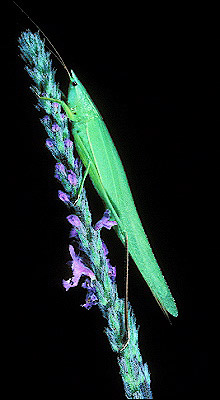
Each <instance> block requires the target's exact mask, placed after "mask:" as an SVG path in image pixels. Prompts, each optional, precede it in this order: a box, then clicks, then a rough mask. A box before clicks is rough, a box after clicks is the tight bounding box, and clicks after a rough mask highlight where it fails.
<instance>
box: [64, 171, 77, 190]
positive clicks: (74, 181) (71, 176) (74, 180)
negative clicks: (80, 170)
mask: <svg viewBox="0 0 220 400" xmlns="http://www.w3.org/2000/svg"><path fill="white" fill-rule="evenodd" d="M67 178H68V181H69V183H71V185H74V186H76V185H77V182H78V179H77V177H76V174H75V173H74V172H73V171H72V170H71V169H70V170H69V171H68V176H67Z"/></svg>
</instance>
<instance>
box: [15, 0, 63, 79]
mask: <svg viewBox="0 0 220 400" xmlns="http://www.w3.org/2000/svg"><path fill="white" fill-rule="evenodd" d="M13 3H14V4H15V5H16V6H17V7H18V8H19V9H20V10H21V11H22V12H23V13H24V14H25V15H26V17H27V18H28V19H29V20H30V21H31V22H32V24H34V25H35V26H36V28H37V29H38V30H39V31H40V32H41V33H42V35H43V36H44V37H45V39H46V40H47V41H48V43H49V44H50V46H51V47H52V49H53V50H54V52H53V51H52V50H50V51H51V53H52V54H53V55H54V56H55V57H56V58H57V60H58V61H59V62H60V63H61V64H62V66H63V67H64V68H65V70H66V71H67V73H68V75H69V78H70V79H71V75H70V73H69V70H68V68H67V66H66V64H65V63H64V61H63V59H62V57H61V55H60V54H59V53H58V51H57V49H56V48H55V46H54V45H53V43H52V42H51V41H50V39H49V38H48V37H47V36H46V35H45V33H44V32H43V31H42V29H41V28H40V27H39V26H38V25H37V24H36V22H34V21H33V20H32V19H31V17H30V16H29V15H28V14H27V13H26V11H24V10H23V9H22V8H21V7H20V6H19V5H18V4H17V3H16V2H15V1H13Z"/></svg>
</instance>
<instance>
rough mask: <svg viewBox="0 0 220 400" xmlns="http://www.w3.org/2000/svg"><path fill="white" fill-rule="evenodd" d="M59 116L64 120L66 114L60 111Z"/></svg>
mask: <svg viewBox="0 0 220 400" xmlns="http://www.w3.org/2000/svg"><path fill="white" fill-rule="evenodd" d="M60 116H61V119H62V120H63V121H64V119H66V114H64V113H61V114H60Z"/></svg>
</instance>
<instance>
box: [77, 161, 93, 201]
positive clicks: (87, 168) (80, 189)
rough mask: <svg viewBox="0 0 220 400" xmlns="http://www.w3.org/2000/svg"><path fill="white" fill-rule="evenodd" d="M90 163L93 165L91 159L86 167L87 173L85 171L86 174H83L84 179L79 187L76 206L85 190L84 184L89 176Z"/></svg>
mask: <svg viewBox="0 0 220 400" xmlns="http://www.w3.org/2000/svg"><path fill="white" fill-rule="evenodd" d="M90 165H91V160H89V163H88V165H87V167H86V170H85V173H84V175H83V179H82V182H81V184H80V187H79V192H78V195H77V199H76V200H75V201H74V204H73V205H74V206H75V205H76V203H77V202H78V201H79V199H80V196H81V193H82V190H83V186H84V183H85V180H86V177H87V175H88V173H89V168H90Z"/></svg>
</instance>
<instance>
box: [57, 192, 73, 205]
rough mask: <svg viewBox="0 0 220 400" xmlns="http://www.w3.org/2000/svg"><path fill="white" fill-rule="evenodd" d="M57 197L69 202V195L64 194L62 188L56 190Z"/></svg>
mask: <svg viewBox="0 0 220 400" xmlns="http://www.w3.org/2000/svg"><path fill="white" fill-rule="evenodd" d="M58 197H59V199H60V200H62V201H63V202H64V203H69V202H70V196H69V195H68V194H66V193H65V192H62V190H58Z"/></svg>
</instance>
